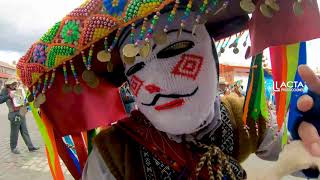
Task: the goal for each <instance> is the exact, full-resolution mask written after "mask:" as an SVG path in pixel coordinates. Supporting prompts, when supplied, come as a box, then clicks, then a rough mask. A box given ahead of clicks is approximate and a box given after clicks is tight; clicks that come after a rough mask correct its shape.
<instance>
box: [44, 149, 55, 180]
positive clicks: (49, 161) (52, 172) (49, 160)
mask: <svg viewBox="0 0 320 180" xmlns="http://www.w3.org/2000/svg"><path fill="white" fill-rule="evenodd" d="M46 155H47V158H48V164H49V168H50V172H51V175H52V177H53V179H54V180H56V179H57V178H56V175H55V173H54V171H53V167H52V164H51V159H50V156H49V153H48V149H47V147H46Z"/></svg>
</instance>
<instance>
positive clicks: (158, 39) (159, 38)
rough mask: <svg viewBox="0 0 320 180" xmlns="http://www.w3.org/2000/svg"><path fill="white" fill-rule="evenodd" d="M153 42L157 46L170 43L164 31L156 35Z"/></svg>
mask: <svg viewBox="0 0 320 180" xmlns="http://www.w3.org/2000/svg"><path fill="white" fill-rule="evenodd" d="M153 41H154V43H156V44H157V45H163V44H165V43H166V42H167V41H168V36H167V33H165V32H164V31H159V32H158V33H155V34H154V35H153Z"/></svg>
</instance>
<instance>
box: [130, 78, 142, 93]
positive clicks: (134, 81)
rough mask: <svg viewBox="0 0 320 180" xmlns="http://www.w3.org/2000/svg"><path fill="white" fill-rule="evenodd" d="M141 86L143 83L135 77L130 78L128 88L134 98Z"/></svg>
mask: <svg viewBox="0 0 320 180" xmlns="http://www.w3.org/2000/svg"><path fill="white" fill-rule="evenodd" d="M142 84H143V81H142V80H141V79H139V78H138V77H137V76H135V75H133V76H132V78H131V81H130V87H131V90H132V92H133V94H134V95H135V96H137V95H138V93H139V91H140V89H141V86H142Z"/></svg>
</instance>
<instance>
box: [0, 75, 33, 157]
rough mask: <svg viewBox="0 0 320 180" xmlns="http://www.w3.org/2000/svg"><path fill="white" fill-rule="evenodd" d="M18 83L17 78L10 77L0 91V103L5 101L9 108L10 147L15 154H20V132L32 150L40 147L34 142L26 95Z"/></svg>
mask: <svg viewBox="0 0 320 180" xmlns="http://www.w3.org/2000/svg"><path fill="white" fill-rule="evenodd" d="M17 85H18V82H17V81H16V80H15V79H9V80H7V81H6V82H5V87H4V88H3V89H2V90H1V93H0V103H1V104H2V103H4V102H5V103H6V104H7V106H8V109H9V114H8V119H9V121H10V149H11V152H12V153H14V154H20V151H19V150H18V148H17V145H18V137H19V132H20V133H21V136H22V138H23V140H24V143H25V144H26V145H27V147H28V149H29V151H30V152H33V151H36V150H38V149H39V148H38V147H35V146H34V145H33V144H32V141H31V138H30V135H29V132H28V128H27V122H26V117H25V113H26V109H25V107H24V103H23V101H24V97H23V96H22V92H20V93H19V92H18V90H17Z"/></svg>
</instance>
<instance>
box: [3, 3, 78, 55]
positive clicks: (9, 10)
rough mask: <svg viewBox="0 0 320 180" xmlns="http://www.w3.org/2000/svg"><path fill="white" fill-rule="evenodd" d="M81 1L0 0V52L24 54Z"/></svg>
mask: <svg viewBox="0 0 320 180" xmlns="http://www.w3.org/2000/svg"><path fill="white" fill-rule="evenodd" d="M82 2H83V0H67V1H66V0H54V1H53V0H32V1H25V0H0V7H1V11H0V51H16V52H17V53H21V54H23V53H25V52H26V51H27V49H28V48H29V47H30V45H31V44H32V43H34V42H35V41H37V40H38V39H39V38H40V37H41V35H42V34H44V33H45V32H46V31H47V30H48V29H49V28H50V27H51V26H52V25H54V23H56V22H57V21H59V20H61V19H62V18H63V17H64V16H65V15H66V14H67V13H69V12H70V11H72V10H73V9H74V8H76V7H78V6H79V5H81V3H82ZM0 58H1V59H2V57H0ZM12 58H14V56H13V57H12Z"/></svg>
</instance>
